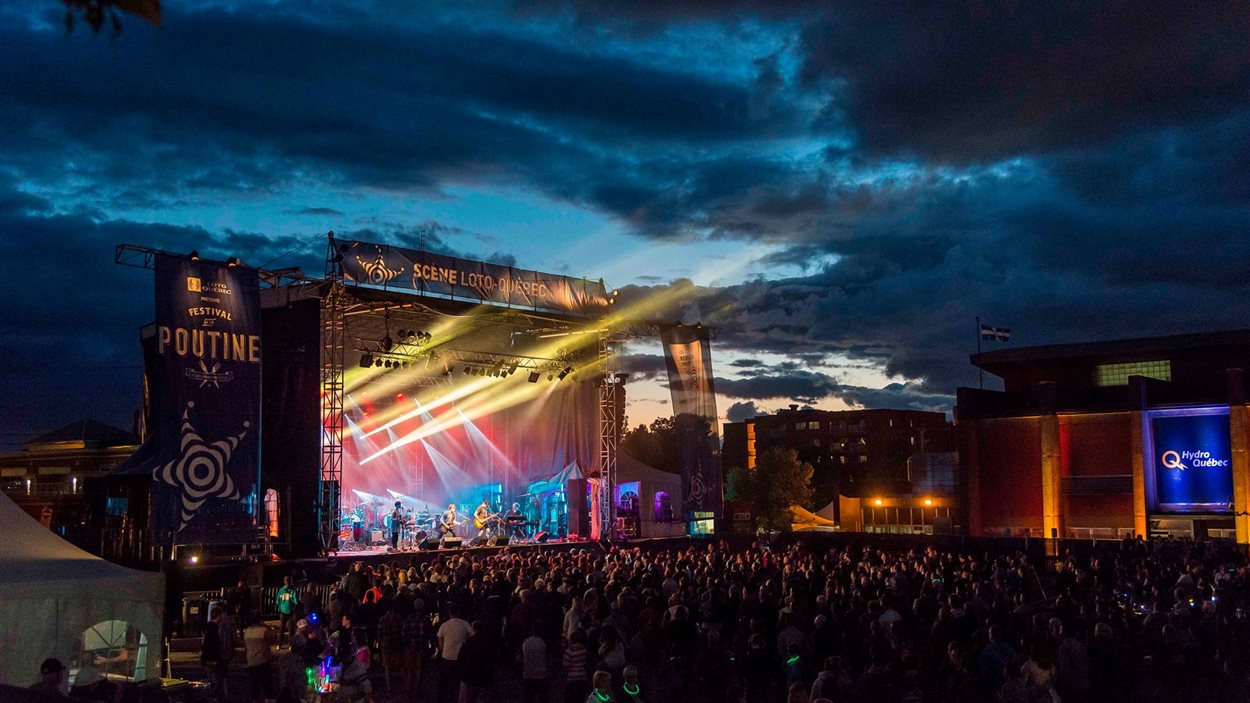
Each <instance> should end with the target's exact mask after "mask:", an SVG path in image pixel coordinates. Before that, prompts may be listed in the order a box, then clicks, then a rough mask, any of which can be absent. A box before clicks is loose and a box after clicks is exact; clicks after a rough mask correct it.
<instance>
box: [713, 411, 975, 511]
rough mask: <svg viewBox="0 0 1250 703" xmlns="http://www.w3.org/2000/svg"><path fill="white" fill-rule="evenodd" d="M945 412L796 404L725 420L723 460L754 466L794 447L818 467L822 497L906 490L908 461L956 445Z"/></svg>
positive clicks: (817, 481)
mask: <svg viewBox="0 0 1250 703" xmlns="http://www.w3.org/2000/svg"><path fill="white" fill-rule="evenodd" d="M953 445H954V438H953V434H952V430H951V425H950V423H949V422H947V420H946V416H945V415H944V414H943V413H936V412H924V411H919V410H885V409H881V410H843V411H832V410H816V409H813V408H799V407H798V406H797V405H791V406H790V408H789V409H786V410H780V411H778V412H777V413H775V414H772V415H759V416H757V417H754V418H751V419H749V420H744V421H742V422H728V423H725V426H724V445H723V448H722V450H721V463H722V464H723V465H724V466H725V467H726V469H728V468H729V467H734V466H737V467H744V468H748V469H750V468H754V467H755V464H756V459H757V457H759V456H760V455H762V454H763V453H764V452H766V451H768V450H769V449H772V448H774V447H782V448H787V449H794V450H795V451H797V452H798V455H799V459H800V460H801V461H804V462H807V463H810V464H811V465H812V468H813V474H812V486H813V488H814V489H815V492H816V496H817V502H818V503H821V504H824V502H828V501H832V500H834V498H835V497H836V496H837V495H838V493H841V494H844V495H863V494H865V493H867V492H873V491H890V492H897V491H902V490H906V489H907V483H908V474H907V460H908V458H909V457H911V456H912V455H914V454H917V453H920V452H949V451H951V450H953V449H954V446H953Z"/></svg>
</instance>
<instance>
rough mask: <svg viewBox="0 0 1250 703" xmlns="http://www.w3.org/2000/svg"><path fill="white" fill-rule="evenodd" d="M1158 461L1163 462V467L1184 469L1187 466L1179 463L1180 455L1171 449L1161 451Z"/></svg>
mask: <svg viewBox="0 0 1250 703" xmlns="http://www.w3.org/2000/svg"><path fill="white" fill-rule="evenodd" d="M1159 463H1160V464H1163V468H1165V469H1180V470H1181V471H1184V470H1185V469H1187V468H1189V467H1188V466H1185V465H1184V464H1182V463H1181V455H1180V454H1179V453H1177V452H1176V451H1174V450H1172V449H1169V450H1167V451H1166V452H1163V456H1161V457H1159Z"/></svg>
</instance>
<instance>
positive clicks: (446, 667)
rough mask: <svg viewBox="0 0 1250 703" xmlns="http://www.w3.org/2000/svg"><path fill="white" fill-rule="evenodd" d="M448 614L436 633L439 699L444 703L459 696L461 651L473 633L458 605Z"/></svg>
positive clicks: (449, 608)
mask: <svg viewBox="0 0 1250 703" xmlns="http://www.w3.org/2000/svg"><path fill="white" fill-rule="evenodd" d="M447 613H448V618H447V620H446V621H445V622H443V623H442V624H441V625H439V626H438V632H437V633H436V637H437V638H438V658H439V672H438V685H439V696H438V699H439V701H441V702H442V703H451V701H453V700H454V699H455V698H456V697H457V695H458V694H457V691H458V690H459V686H458V683H459V672H458V671H457V668H458V665H459V660H460V650H461V649H462V648H463V647H464V643H465V642H466V641H468V639H469V634H470V632H471V629H470V627H469V623H468V622H467V621H466V620H464V619H463V618H461V617H460V608H459V606H458V605H454V604H453V605H451V606H449V607H448V609H447Z"/></svg>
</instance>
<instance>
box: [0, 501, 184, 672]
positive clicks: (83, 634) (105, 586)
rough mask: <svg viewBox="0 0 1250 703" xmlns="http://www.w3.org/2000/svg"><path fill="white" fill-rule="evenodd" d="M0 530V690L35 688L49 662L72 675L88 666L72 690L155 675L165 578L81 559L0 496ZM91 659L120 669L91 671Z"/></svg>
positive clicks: (83, 555)
mask: <svg viewBox="0 0 1250 703" xmlns="http://www.w3.org/2000/svg"><path fill="white" fill-rule="evenodd" d="M0 527H2V528H3V538H2V539H0V628H2V630H0V631H2V632H3V633H4V634H3V635H2V636H0V683H6V684H12V685H15V686H25V685H29V684H31V683H34V682H35V681H36V680H38V678H39V663H40V662H42V661H43V660H44V659H46V658H48V657H56V658H57V659H60V660H61V662H62V663H64V664H65V665H66V666H68V667H70V669H71V673H75V672H76V669H77V668H78V663H79V662H82V663H84V664H87V665H88V668H89V670H90V671H89V672H88V671H83V672H77V673H80V674H81V675H80V678H79V681H78V683H84V682H85V679H87V678H89V674H90V676H95V675H98V674H101V673H108V674H118V675H124V676H134V677H136V678H141V679H142V678H152V677H154V676H157V675H159V671H158V667H157V666H156V665H155V663H156V661H157V660H158V658H159V655H158V653H159V651H160V646H159V645H160V642H161V636H162V627H161V623H162V616H163V614H164V607H165V577H164V575H163V574H154V573H149V572H146V571H136V570H134V569H127V568H126V567H123V566H119V565H117V564H114V563H112V562H109V561H106V560H104V559H101V558H99V557H97V556H94V555H92V554H89V553H87V552H84V551H83V550H81V549H79V548H78V547H75V546H74V545H72V544H70V543H69V542H66V541H65V540H63V539H61V538H60V537H58V536H57V535H55V534H53V533H52V532H50V531H49V530H48V529H47V528H45V527H44V526H43V525H40V524H39V523H38V522H37V521H36V520H35V519H34V518H32V517H30V516H29V515H27V514H26V512H25V511H24V510H22V509H21V508H19V507H18V506H17V505H16V504H14V503H13V501H12V500H10V499H9V497H8V496H6V495H4V494H2V493H0ZM119 621H120V622H119ZM149 649H150V653H149ZM123 653H124V656H123ZM97 655H98V656H106V657H112V658H115V659H125V661H124V662H119V663H115V664H108V665H104V666H100V667H94V666H91V662H90V661H88V660H93V659H94V658H95V657H96V656H97Z"/></svg>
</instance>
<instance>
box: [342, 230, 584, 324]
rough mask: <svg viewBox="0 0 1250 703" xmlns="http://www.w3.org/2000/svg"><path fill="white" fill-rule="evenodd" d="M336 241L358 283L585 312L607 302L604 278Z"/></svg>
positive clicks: (349, 275) (346, 267)
mask: <svg viewBox="0 0 1250 703" xmlns="http://www.w3.org/2000/svg"><path fill="white" fill-rule="evenodd" d="M335 246H336V247H337V248H338V251H339V254H340V255H341V256H342V257H343V273H344V275H345V276H346V278H347V279H348V280H350V281H353V282H355V283H359V284H364V285H370V286H378V287H382V288H398V289H404V290H411V291H416V292H418V293H429V294H432V295H437V296H444V297H450V298H456V299H460V300H466V301H475V302H481V303H496V304H500V305H509V306H514V307H524V308H535V309H543V310H553V311H558V312H567V313H575V314H581V315H588V314H601V313H603V312H604V311H605V310H606V309H607V306H608V295H607V291H606V290H605V289H604V286H603V284H602V283H592V282H590V281H587V280H585V279H582V278H571V277H568V276H561V275H559V274H554V273H540V272H538V271H530V270H528V269H518V268H513V267H511V266H503V265H500V264H491V263H487V262H484V261H471V260H469V259H461V258H457V257H454V256H447V255H445V254H435V253H433V252H428V251H419V250H416V249H405V248H403V247H395V246H391V245H389V244H373V243H370V242H361V241H356V240H335Z"/></svg>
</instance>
